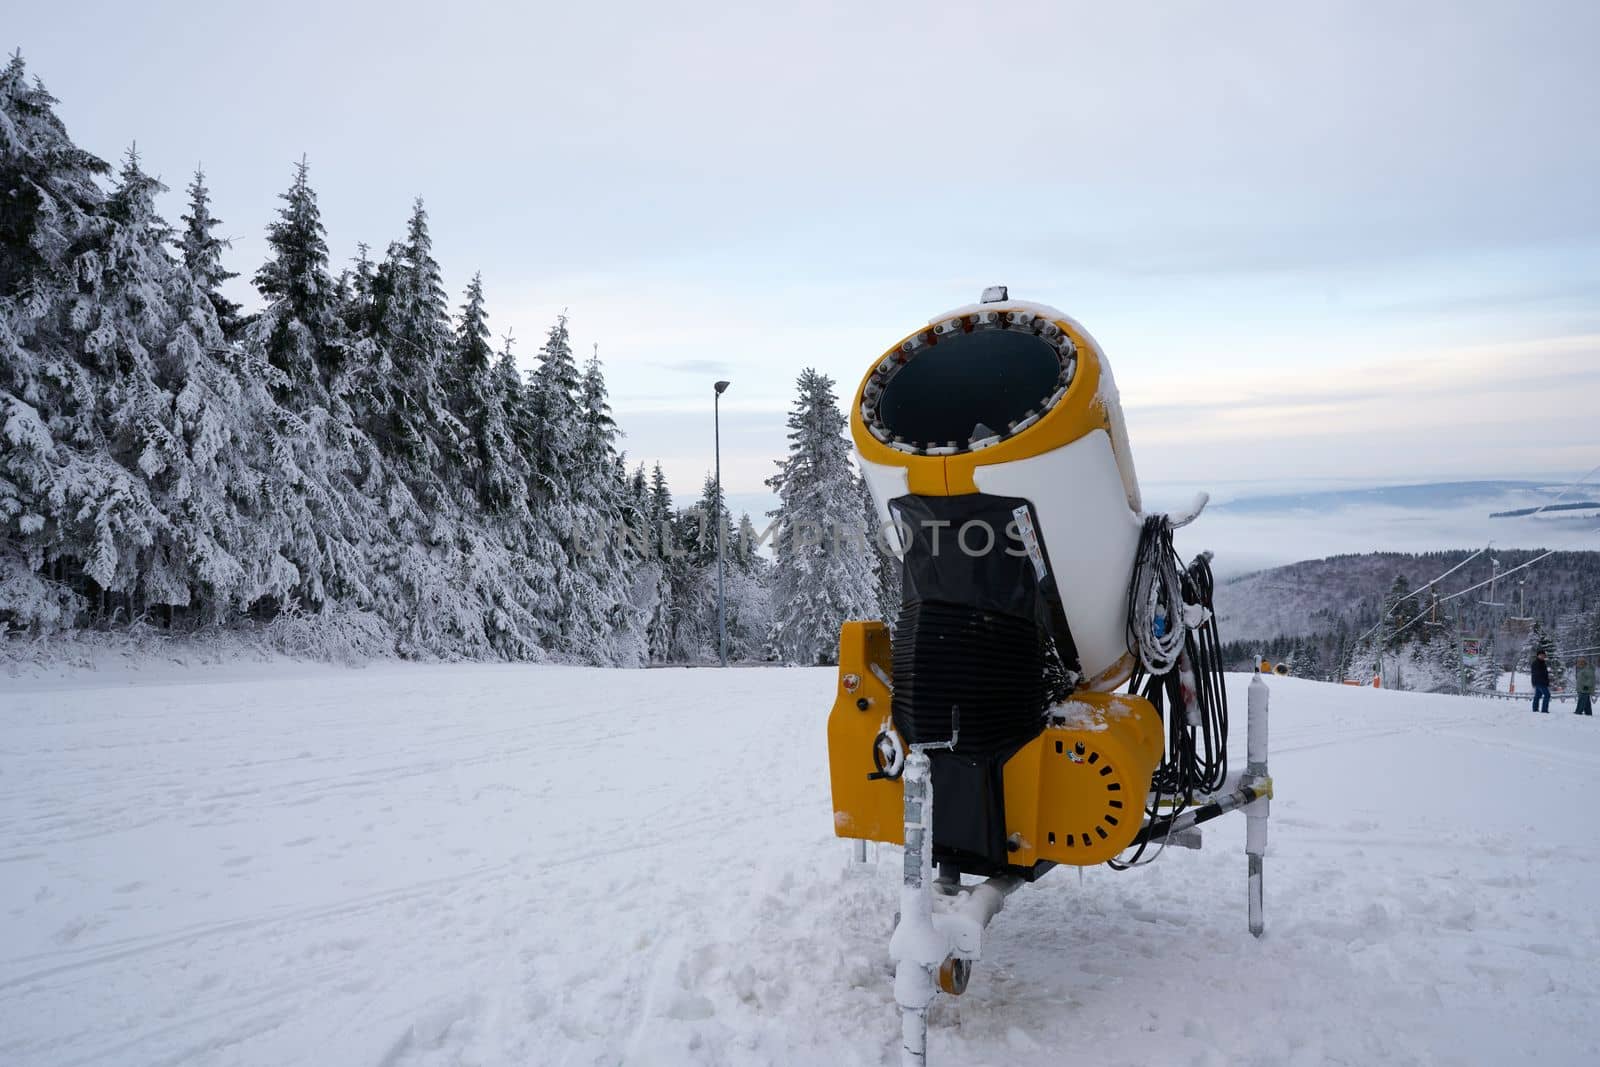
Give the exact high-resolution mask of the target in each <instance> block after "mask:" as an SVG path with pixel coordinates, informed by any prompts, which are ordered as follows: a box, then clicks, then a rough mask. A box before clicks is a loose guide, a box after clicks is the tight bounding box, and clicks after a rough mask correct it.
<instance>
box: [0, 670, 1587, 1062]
mask: <svg viewBox="0 0 1600 1067" xmlns="http://www.w3.org/2000/svg"><path fill="white" fill-rule="evenodd" d="M1244 683H1245V679H1244V678H1243V677H1232V678H1230V697H1231V699H1232V702H1233V706H1234V709H1235V723H1234V731H1233V733H1234V741H1235V743H1236V746H1237V747H1239V749H1240V754H1241V755H1242V744H1243V740H1244V723H1243V708H1244V689H1243V687H1244ZM1271 684H1272V699H1273V716H1274V718H1273V731H1272V734H1273V752H1272V770H1273V774H1274V778H1275V780H1276V783H1277V790H1278V792H1277V799H1276V800H1275V801H1274V806H1273V817H1272V843H1271V849H1270V852H1269V855H1268V859H1267V865H1266V878H1267V933H1266V936H1265V938H1263V939H1262V940H1260V941H1257V940H1255V939H1254V938H1252V937H1250V935H1249V934H1248V932H1247V930H1246V926H1245V858H1244V856H1243V854H1242V849H1243V835H1244V825H1243V820H1242V819H1241V818H1239V817H1237V816H1229V817H1227V818H1224V819H1222V820H1219V821H1217V822H1214V823H1210V824H1208V825H1207V826H1206V827H1205V848H1204V850H1203V851H1201V852H1198V853H1196V852H1189V851H1181V850H1178V849H1172V850H1169V852H1168V853H1167V854H1166V855H1165V856H1163V857H1161V859H1160V860H1159V861H1157V862H1156V863H1155V864H1154V865H1152V866H1149V867H1145V868H1141V869H1137V870H1134V871H1130V872H1125V873H1118V872H1115V871H1112V870H1109V869H1107V868H1104V867H1099V868H1093V869H1089V870H1086V871H1084V872H1083V873H1082V875H1081V877H1080V875H1079V874H1078V873H1077V872H1075V871H1073V870H1069V869H1058V870H1056V871H1054V872H1052V873H1050V874H1049V875H1048V876H1046V877H1045V878H1044V879H1043V880H1041V881H1040V882H1039V883H1038V884H1037V885H1034V886H1029V887H1025V888H1024V889H1023V890H1021V891H1020V892H1019V893H1017V894H1016V895H1015V896H1013V897H1012V898H1011V899H1010V900H1009V901H1008V902H1007V904H1006V908H1005V911H1004V913H1003V914H1001V915H1000V916H999V917H998V918H997V919H996V920H995V923H994V925H993V926H992V928H991V932H990V940H989V943H988V945H987V946H986V958H985V959H984V961H983V962H982V963H980V964H978V965H977V967H976V968H975V970H974V973H973V977H972V981H971V986H970V987H969V989H968V991H967V993H966V995H965V996H963V997H961V998H959V999H957V998H950V997H940V998H939V1000H938V1001H937V1002H936V1004H935V1007H934V1010H933V1013H932V1027H931V1035H930V1040H931V1050H930V1051H931V1057H930V1062H932V1063H934V1064H936V1065H937V1064H962V1065H968V1064H1001V1063H1004V1064H1019V1065H1028V1064H1040V1065H1043V1064H1057V1063H1061V1062H1065V1061H1067V1060H1070V1059H1072V1058H1075V1057H1079V1056H1081V1057H1083V1061H1084V1062H1094V1063H1096V1064H1141V1065H1143V1064H1168V1063H1200V1064H1213V1063H1214V1064H1219V1065H1220V1064H1228V1065H1239V1064H1246V1065H1248V1064H1260V1065H1274V1067H1277V1065H1284V1064H1323V1063H1350V1064H1362V1065H1371V1064H1387V1063H1440V1064H1451V1063H1462V1064H1467V1063H1474V1064H1476V1063H1485V1064H1488V1063H1494V1064H1503V1063H1509V1062H1530V1063H1540V1064H1585V1063H1596V1062H1600V1013H1597V1012H1596V1010H1595V1007H1594V1005H1595V1004H1596V1001H1597V996H1600V968H1597V967H1596V965H1595V960H1596V959H1600V911H1597V909H1596V907H1595V900H1596V890H1597V888H1600V877H1597V875H1600V867H1597V864H1600V836H1597V835H1596V833H1595V831H1594V828H1593V823H1592V820H1591V818H1590V816H1589V814H1588V812H1589V809H1590V808H1591V807H1592V800H1593V797H1594V795H1595V792H1596V787H1597V786H1600V732H1597V729H1596V727H1595V725H1594V720H1592V719H1577V718H1574V717H1573V716H1572V715H1570V714H1564V715H1563V714H1552V715H1550V716H1542V715H1541V716H1537V717H1536V716H1533V715H1531V714H1529V713H1528V712H1527V711H1526V710H1525V709H1524V708H1523V707H1522V706H1521V705H1520V704H1517V705H1511V704H1508V703H1502V702H1498V701H1484V700H1472V699H1462V698H1457V697H1449V696H1425V695H1420V694H1412V693H1401V692H1387V691H1374V690H1371V689H1353V688H1346V687H1341V686H1334V685H1325V684H1317V683H1311V682H1304V681H1297V680H1293V679H1275V680H1273V681H1272V683H1271ZM834 685H835V676H834V674H833V672H831V671H828V670H799V669H791V670H784V669H733V670H728V671H716V670H704V669H702V670H649V671H620V670H599V669H587V668H568V667H555V666H536V665H454V666H423V665H404V664H388V665H381V666H372V667H369V668H366V669H359V670H348V669H335V668H320V667H310V666H299V665H282V664H280V665H272V666H268V667H262V666H252V665H233V666H211V667H195V668H187V669H174V668H160V669H154V668H152V669H147V670H143V671H134V672H122V673H117V674H112V673H105V672H100V673H96V672H86V673H79V674H78V675H77V676H76V677H73V678H65V677H61V676H53V677H51V678H43V679H36V680H29V679H26V678H22V679H7V681H6V684H5V687H4V691H3V693H0V730H3V733H0V737H3V740H0V1063H4V1064H6V1065H8V1067H45V1065H49V1067H74V1065H89V1064H116V1065H143V1064H185V1065H230V1064H251V1065H258V1064H259V1065H288V1064H318V1065H372V1067H380V1065H382V1067H402V1065H405V1067H414V1065H424V1064H427V1065H444V1064H478V1065H527V1064H617V1063H627V1064H816V1063H828V1064H837V1065H845V1064H883V1063H887V1062H892V1060H893V1058H894V1056H895V1055H896V1054H897V1051H898V1045H897V1040H898V1033H899V1030H898V1017H897V1014H896V1010H895V1006H894V1003H893V1000H892V996H891V973H890V967H889V964H888V955H887V946H888V940H889V932H890V926H891V922H892V917H893V913H894V907H895V889H896V878H897V875H898V863H897V860H898V852H897V851H896V850H894V849H890V848H887V847H886V848H883V849H882V850H881V851H880V854H879V855H878V857H877V862H876V864H875V865H872V866H869V867H868V868H867V869H865V870H864V871H855V872H852V871H849V870H847V868H846V864H845V860H846V857H847V854H848V847H847V846H846V845H845V844H844V843H843V842H841V841H838V840H837V839H835V838H834V837H833V836H832V818H831V811H830V804H829V797H828V786H827V777H826V758H827V757H826V752H825V749H824V722H825V719H826V716H827V712H828V708H829V705H830V702H831V699H832V696H833V692H834Z"/></svg>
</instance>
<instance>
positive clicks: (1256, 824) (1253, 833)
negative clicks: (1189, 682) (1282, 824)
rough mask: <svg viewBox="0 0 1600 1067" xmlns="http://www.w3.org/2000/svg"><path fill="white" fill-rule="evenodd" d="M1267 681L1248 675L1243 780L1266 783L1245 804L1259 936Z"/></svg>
mask: <svg viewBox="0 0 1600 1067" xmlns="http://www.w3.org/2000/svg"><path fill="white" fill-rule="evenodd" d="M1267 697H1268V690H1267V683H1266V682H1263V681H1262V680H1261V675H1260V674H1257V675H1256V676H1255V677H1253V678H1251V679H1250V695H1249V722H1248V725H1247V727H1246V729H1247V731H1248V735H1249V736H1248V740H1247V742H1246V763H1245V772H1244V773H1245V783H1246V784H1248V785H1260V784H1263V783H1264V784H1265V787H1266V788H1265V791H1264V794H1263V795H1262V796H1261V797H1260V798H1259V799H1257V800H1255V801H1253V802H1252V803H1251V804H1250V805H1249V806H1248V807H1246V808H1245V813H1244V814H1245V838H1244V851H1245V855H1246V856H1247V857H1248V858H1249V864H1250V890H1249V906H1250V932H1251V933H1252V934H1254V935H1255V936H1256V937H1260V936H1261V934H1262V932H1263V931H1264V930H1265V929H1266V916H1265V914H1264V903H1263V899H1262V898H1263V887H1262V884H1261V883H1262V871H1261V868H1262V861H1263V859H1264V857H1265V856H1266V853H1267V818H1268V816H1270V815H1271V814H1272V779H1271V777H1270V776H1269V775H1268V773H1267Z"/></svg>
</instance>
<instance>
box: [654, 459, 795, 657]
mask: <svg viewBox="0 0 1600 1067" xmlns="http://www.w3.org/2000/svg"><path fill="white" fill-rule="evenodd" d="M745 518H746V524H747V525H748V526H749V528H750V529H749V534H748V536H747V537H745V538H741V536H740V534H739V532H738V530H736V529H735V528H734V525H733V516H732V513H731V512H729V510H728V508H727V505H726V504H725V503H723V500H722V498H721V497H720V496H719V494H718V493H717V483H716V479H715V478H714V477H712V476H711V475H710V474H707V475H706V478H705V481H704V483H703V484H702V485H701V492H700V499H699V500H698V501H697V502H696V503H695V505H694V507H692V508H690V509H689V510H687V511H685V512H683V513H682V515H681V516H680V517H679V530H680V531H681V537H682V552H683V556H682V558H681V560H679V561H678V562H679V563H680V566H678V567H677V568H675V570H674V577H675V579H676V581H675V585H674V589H673V598H674V600H673V603H674V607H675V608H676V609H677V618H676V625H677V630H676V638H675V652H676V658H677V659H679V660H681V661H687V662H707V661H711V660H715V659H716V658H717V656H718V645H719V642H720V635H719V632H718V628H717V530H718V528H719V527H720V528H721V530H722V537H723V563H724V565H723V599H724V613H725V622H726V626H727V633H728V658H729V659H731V660H757V659H764V658H767V650H768V635H769V633H770V631H771V627H772V609H771V597H770V595H769V592H768V587H767V581H768V564H767V561H766V560H765V559H763V558H761V556H760V555H759V554H758V553H757V551H756V548H755V538H756V534H755V530H754V524H751V523H748V518H749V517H748V516H746V517H745Z"/></svg>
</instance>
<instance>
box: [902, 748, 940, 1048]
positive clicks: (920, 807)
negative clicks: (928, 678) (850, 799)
mask: <svg viewBox="0 0 1600 1067" xmlns="http://www.w3.org/2000/svg"><path fill="white" fill-rule="evenodd" d="M900 781H901V786H902V788H903V789H904V792H905V873H904V876H903V877H902V879H901V883H900V921H899V922H898V923H896V924H895V928H894V936H893V937H891V938H890V939H889V957H890V958H891V959H893V960H894V961H895V971H894V999H895V1003H897V1004H899V1005H900V1038H901V1050H900V1063H901V1064H902V1067H925V1065H926V1064H927V1062H928V1005H929V1004H931V1003H932V1002H933V997H934V994H935V993H937V992H938V986H937V984H936V982H937V972H938V967H939V964H940V963H942V962H943V961H944V957H945V955H946V953H947V947H946V942H945V938H944V935H943V934H941V933H940V932H939V931H938V930H937V929H936V928H935V927H934V925H933V887H932V882H933V775H932V771H931V765H930V763H929V761H928V755H927V753H926V752H923V751H922V750H921V749H920V748H914V749H913V750H912V751H911V753H910V755H908V756H907V757H906V766H905V773H904V774H903V775H902V777H901V779H900Z"/></svg>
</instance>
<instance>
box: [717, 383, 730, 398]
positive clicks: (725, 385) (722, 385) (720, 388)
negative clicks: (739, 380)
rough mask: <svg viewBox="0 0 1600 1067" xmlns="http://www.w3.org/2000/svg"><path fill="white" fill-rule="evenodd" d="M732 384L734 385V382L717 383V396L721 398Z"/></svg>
mask: <svg viewBox="0 0 1600 1067" xmlns="http://www.w3.org/2000/svg"><path fill="white" fill-rule="evenodd" d="M731 384H733V383H732V382H718V383H717V395H718V396H721V395H722V394H723V393H724V392H726V391H727V389H728V386H729V385H731Z"/></svg>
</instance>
